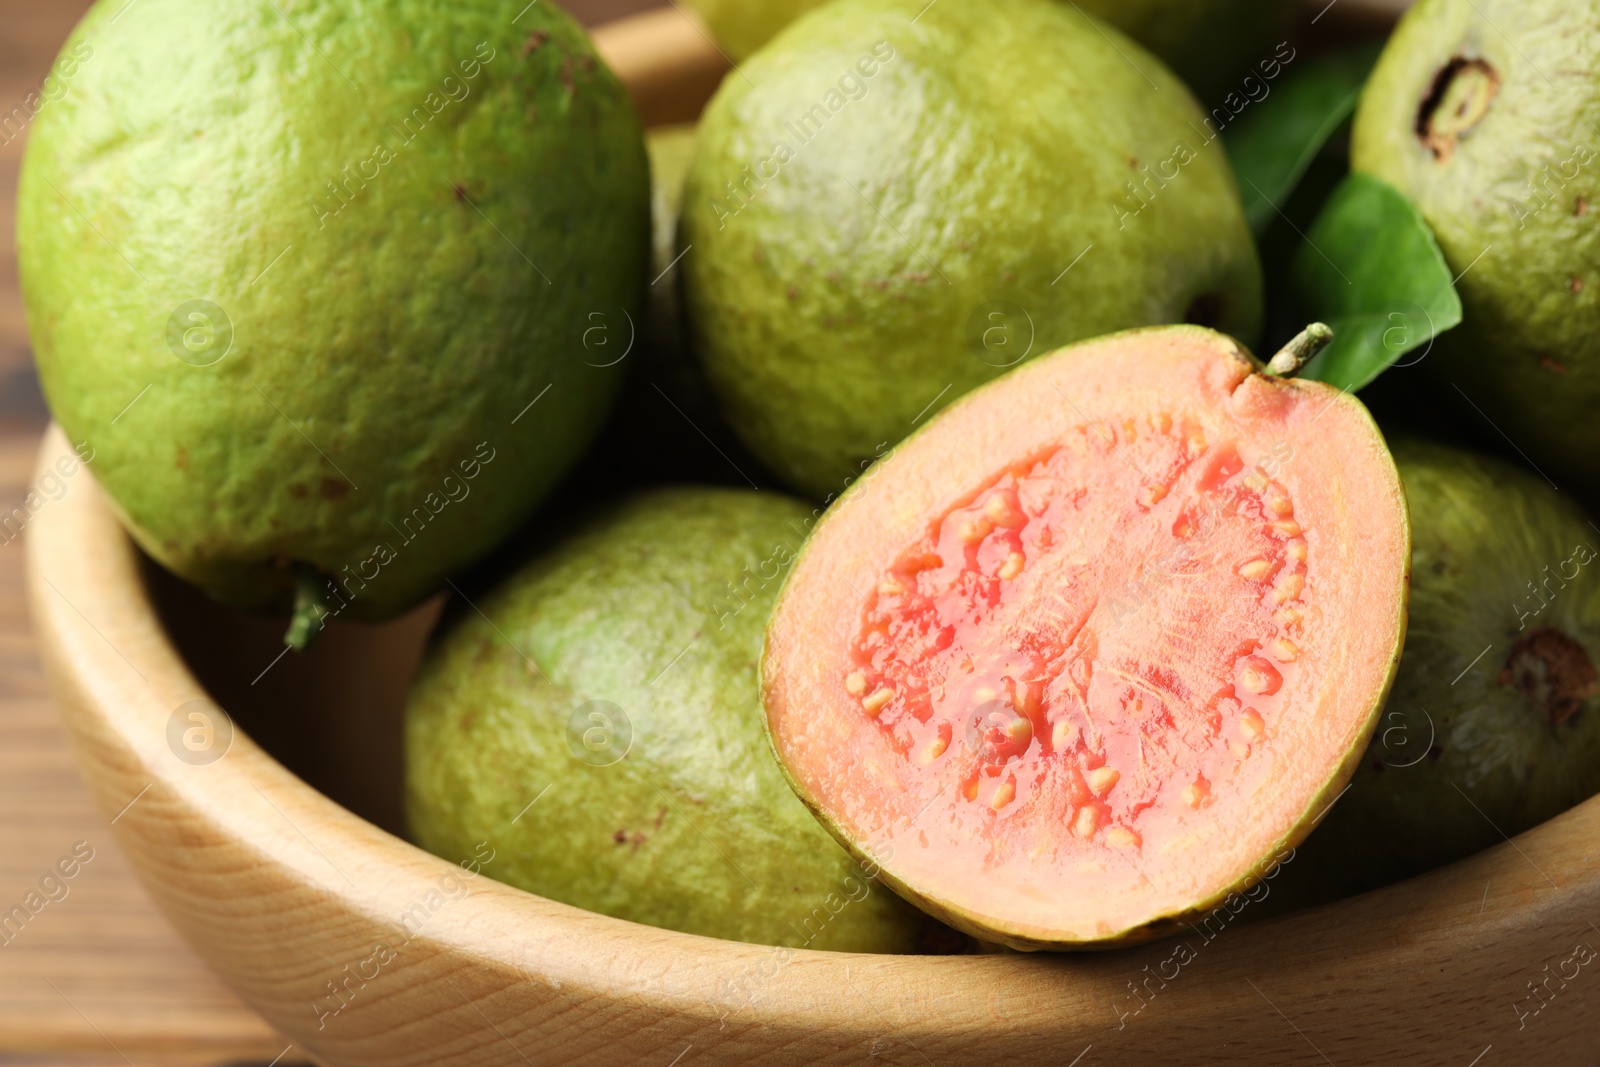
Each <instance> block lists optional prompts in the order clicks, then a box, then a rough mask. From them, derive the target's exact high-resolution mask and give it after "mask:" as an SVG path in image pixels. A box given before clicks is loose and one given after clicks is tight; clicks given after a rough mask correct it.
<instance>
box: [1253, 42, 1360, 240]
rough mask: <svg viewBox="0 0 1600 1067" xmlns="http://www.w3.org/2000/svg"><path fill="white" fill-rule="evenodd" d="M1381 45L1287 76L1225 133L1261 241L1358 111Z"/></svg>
mask: <svg viewBox="0 0 1600 1067" xmlns="http://www.w3.org/2000/svg"><path fill="white" fill-rule="evenodd" d="M1381 50H1382V45H1381V44H1373V45H1361V46H1359V47H1355V48H1343V49H1340V50H1338V51H1336V52H1330V53H1328V54H1326V55H1323V56H1320V57H1318V58H1316V59H1313V60H1310V61H1308V62H1307V63H1306V64H1305V65H1304V66H1303V67H1301V68H1299V69H1298V70H1292V71H1291V72H1290V73H1288V74H1287V75H1286V76H1285V77H1284V79H1283V81H1282V82H1280V83H1279V84H1278V85H1277V86H1276V87H1272V86H1271V85H1270V83H1267V84H1268V85H1269V91H1268V95H1267V96H1266V97H1264V98H1263V99H1262V100H1260V101H1259V102H1257V103H1254V104H1253V105H1252V106H1251V107H1250V109H1249V110H1248V111H1246V112H1245V113H1244V114H1243V115H1242V116H1240V118H1239V121H1238V122H1237V123H1235V124H1234V125H1232V126H1230V127H1228V128H1227V129H1226V130H1225V131H1224V132H1223V135H1222V143H1223V147H1224V148H1225V149H1227V152H1228V161H1229V162H1230V163H1232V164H1233V172H1234V174H1235V175H1236V176H1237V177H1238V179H1239V195H1240V197H1241V199H1242V200H1243V202H1244V215H1245V219H1246V220H1247V221H1248V222H1249V223H1250V231H1251V232H1252V233H1254V234H1255V235H1256V236H1258V237H1259V236H1260V235H1261V234H1262V233H1263V232H1264V231H1265V230H1266V228H1267V227H1268V226H1269V225H1271V223H1272V221H1273V220H1274V219H1276V218H1277V217H1278V209H1279V208H1281V207H1282V206H1283V205H1284V202H1285V201H1286V200H1288V199H1289V194H1290V193H1292V192H1294V188H1295V186H1296V185H1298V184H1299V183H1300V179H1301V178H1302V177H1303V176H1304V175H1305V172H1306V168H1307V167H1309V166H1311V161H1312V160H1313V159H1315V158H1316V157H1317V153H1318V152H1319V151H1321V150H1322V146H1323V145H1324V144H1326V143H1327V140H1328V138H1330V137H1332V136H1333V134H1334V131H1336V130H1337V129H1338V128H1339V127H1340V126H1342V125H1343V124H1344V121H1345V120H1346V119H1348V118H1349V117H1350V115H1351V113H1352V112H1354V111H1355V108H1356V101H1357V100H1358V99H1359V98H1360V96H1361V87H1362V85H1363V84H1365V83H1366V80H1367V75H1369V74H1371V73H1372V67H1373V64H1375V63H1376V62H1377V61H1378V53H1379V52H1380V51H1381Z"/></svg>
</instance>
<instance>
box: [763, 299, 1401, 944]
mask: <svg viewBox="0 0 1600 1067" xmlns="http://www.w3.org/2000/svg"><path fill="white" fill-rule="evenodd" d="M1291 362H1292V361H1291ZM1273 366H1274V367H1275V368H1276V367H1277V366H1279V361H1277V360H1275V361H1274V364H1273ZM1410 555H1411V546H1410V529H1409V525H1408V522H1407V515H1406V504H1405V497H1404V495H1403V493H1402V491H1401V487H1400V480H1399V477H1398V475H1397V474H1396V471H1395V466H1394V462H1393V460H1392V459H1391V457H1390V455H1389V452H1388V449H1387V448H1386V446H1385V445H1384V442H1383V438H1382V436H1381V435H1380V433H1379V432H1378V429H1377V427H1376V426H1375V425H1374V424H1373V422H1372V420H1371V419H1370V417H1369V416H1368V415H1367V412H1366V409H1365V408H1364V407H1363V406H1362V405H1361V403H1360V402H1359V401H1357V400H1356V399H1355V398H1354V397H1351V396H1349V395H1347V394H1343V393H1340V392H1339V391H1338V390H1335V389H1333V388H1331V387H1329V386H1327V385H1323V384H1321V383H1318V382H1309V381H1304V382H1303V381H1295V380H1292V379H1290V378H1286V377H1278V376H1275V375H1273V374H1270V373H1268V372H1267V370H1266V368H1264V367H1263V366H1262V364H1260V363H1259V362H1257V361H1256V360H1255V359H1254V358H1253V357H1252V356H1251V355H1250V354H1249V353H1248V352H1246V351H1245V350H1243V349H1242V348H1240V347H1239V346H1238V344H1237V343H1235V342H1234V341H1232V340H1231V339H1229V338H1227V337H1224V336H1222V335H1220V334H1217V333H1214V332H1212V331H1209V330H1205V329H1201V328H1198V327H1188V326H1178V327H1162V328H1156V329H1146V330H1138V331H1133V332H1129V333H1123V334H1118V335H1115V336H1112V337H1108V338H1103V339H1101V340H1098V341H1094V342H1090V343H1087V344H1082V345H1077V346H1074V347H1071V348H1067V349H1063V350H1062V351H1060V352H1058V353H1056V354H1054V355H1052V356H1048V357H1044V358H1042V359H1040V360H1038V361H1036V362H1034V363H1031V364H1027V365H1025V366H1023V367H1021V368H1019V369H1018V370H1016V371H1014V372H1012V373H1011V374H1010V375H1008V376H1007V377H1005V378H1003V379H1000V380H998V381H996V382H995V383H993V384H991V385H989V386H987V387H985V388H983V389H980V390H979V391H977V392H975V393H973V394H970V395H969V396H968V397H966V398H964V399H962V400H961V401H959V402H957V403H956V404H954V405H953V406H952V407H951V408H950V409H949V410H947V411H946V412H944V413H943V414H941V415H940V416H938V417H937V418H935V419H934V420H933V421H932V422H931V423H930V424H929V425H928V426H927V427H925V428H924V429H923V430H921V431H920V432H918V433H917V434H915V435H914V436H912V437H911V438H910V439H908V440H907V441H905V442H904V443H902V444H901V445H900V446H899V447H898V448H897V449H895V450H894V452H893V453H892V454H890V455H889V456H888V457H886V458H885V459H884V460H883V461H882V462H880V463H879V464H878V465H877V466H876V467H874V468H872V470H871V471H870V472H869V473H868V474H867V475H866V476H864V477H863V478H862V480H861V481H860V482H858V483H857V484H856V485H855V486H853V487H852V488H851V490H850V491H849V492H848V493H847V494H846V495H845V496H844V497H843V498H842V499H841V501H840V502H839V503H838V504H837V505H836V506H835V507H834V509H833V510H832V511H831V512H829V513H828V514H827V516H826V517H825V518H824V520H823V521H822V523H821V524H819V526H818V528H817V530H816V532H815V533H814V535H813V536H812V538H811V539H810V541H809V542H808V544H807V546H806V548H805V550H804V552H803V554H802V556H801V558H800V560H799V562H798V564H797V565H796V568H795V570H794V572H793V573H792V575H791V577H790V579H789V581H788V582H787V584H786V586H785V588H784V591H783V593H782V594H781V597H780V600H779V605H778V608H777V611H776V614H775V616H774V618H773V621H772V624H771V627H770V628H769V630H768V634H767V644H766V650H765V656H764V659H763V667H762V675H763V677H762V680H763V699H764V703H765V707H766V712H767V718H768V727H769V730H770V733H771V737H772V741H773V746H774V748H775V749H776V751H777V754H778V756H779V759H780V761H781V762H782V764H783V765H784V767H785V768H786V770H787V773H788V774H789V776H790V779H791V782H792V784H793V785H794V787H795V789H796V791H797V792H798V793H799V794H800V796H801V798H802V799H803V800H805V801H806V803H807V804H808V805H809V806H810V807H811V809H812V810H813V811H814V812H815V813H816V814H817V816H818V817H819V819H821V821H822V822H823V824H824V825H826V826H827V827H828V828H829V829H830V830H832V832H833V833H834V835H835V836H836V837H837V838H838V839H839V840H840V841H841V842H842V843H843V844H844V845H845V846H846V847H848V848H850V849H851V850H852V851H854V852H856V853H857V854H858V855H859V856H861V857H863V858H864V859H867V860H870V861H871V862H873V863H874V864H876V865H878V866H880V867H881V869H882V871H883V877H884V878H885V880H886V881H887V882H888V884H890V885H891V886H893V887H894V888H895V889H896V890H897V891H899V892H900V893H901V894H902V895H904V896H905V897H907V898H908V899H910V900H911V901H912V902H914V903H916V904H917V905H919V906H920V907H922V908H923V909H924V910H926V911H928V912H930V913H931V914H933V915H935V916H937V917H938V918H940V919H943V920H944V921H946V922H948V923H950V924H951V925H954V926H956V927H958V928H960V929H962V930H965V931H966V932H968V933H971V934H973V935H974V936H977V937H980V938H983V939H986V940H989V941H995V942H999V943H1002V944H1005V945H1009V946H1011V947H1013V948H1019V949H1040V948H1073V947H1092V946H1095V945H1104V944H1107V943H1111V942H1119V941H1130V940H1138V939H1143V938H1146V937H1153V936H1158V935H1159V934H1161V933H1164V932H1167V931H1168V930H1170V929H1172V928H1174V927H1175V925H1176V924H1178V923H1180V922H1181V921H1183V920H1184V919H1185V917H1187V916H1190V915H1192V914H1195V913H1198V912H1200V911H1203V910H1206V909H1208V908H1212V907H1215V906H1216V904H1217V903H1218V902H1219V901H1222V900H1225V899H1226V898H1227V896H1228V894H1229V893H1230V892H1233V891H1236V890H1241V889H1243V888H1244V887H1246V886H1248V885H1249V884H1251V883H1252V882H1253V881H1254V880H1256V879H1259V878H1261V877H1262V876H1264V875H1265V874H1266V873H1268V872H1269V871H1270V869H1271V867H1272V865H1273V864H1274V863H1275V862H1281V861H1282V859H1283V857H1285V856H1286V855H1287V853H1288V850H1289V849H1290V848H1292V846H1293V845H1295V844H1296V843H1297V842H1298V841H1300V840H1301V839H1302V838H1303V837H1304V836H1305V835H1306V834H1307V833H1309V832H1310V830H1311V829H1312V827H1313V826H1314V825H1315V824H1316V821H1317V820H1318V819H1319V818H1320V817H1321V816H1322V815H1323V814H1324V813H1325V812H1326V810H1327V808H1328V807H1329V805H1330V804H1331V803H1332V802H1333V801H1334V800H1335V799H1336V798H1337V796H1338V794H1339V792H1340V790H1341V788H1342V787H1343V786H1344V784H1345V782H1346V781H1347V780H1348V779H1349V777H1350V775H1351V773H1352V771H1353V770H1354V769H1355V766H1356V763H1357V761H1358V760H1359V758H1360V755H1361V752H1362V749H1363V748H1364V746H1365V745H1366V743H1367V740H1368V738H1369V736H1370V734H1371V732H1372V729H1373V725H1374V722H1375V720H1376V716H1377V713H1378V711H1379V709H1380V708H1381V707H1382V705H1383V701H1384V698H1385V696H1386V694H1387V692H1388V689H1389V684H1390V681H1391V680H1392V678H1393V676H1394V670H1395V664H1396V662H1397V660H1398V657H1399V652H1400V647H1401V644H1402V641H1403V638H1404V633H1405V619H1406V597H1407V588H1408V571H1409V567H1410Z"/></svg>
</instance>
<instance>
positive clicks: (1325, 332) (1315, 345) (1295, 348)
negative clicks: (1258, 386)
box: [1267, 322, 1333, 378]
mask: <svg viewBox="0 0 1600 1067" xmlns="http://www.w3.org/2000/svg"><path fill="white" fill-rule="evenodd" d="M1332 343H1333V330H1332V328H1331V327H1329V326H1328V325H1327V324H1326V323H1322V322H1313V323H1312V324H1311V325H1310V326H1307V327H1306V328H1305V329H1303V330H1301V331H1300V332H1299V333H1297V334H1295V336H1294V340H1292V341H1290V342H1289V343H1288V344H1286V345H1284V346H1283V347H1282V348H1280V349H1279V350H1278V354H1277V355H1275V356H1273V357H1272V361H1271V362H1270V363H1268V364H1267V373H1268V374H1271V375H1274V376H1275V377H1278V378H1293V377H1294V376H1295V375H1297V374H1299V373H1300V372H1301V371H1302V370H1304V369H1305V366H1306V364H1307V363H1310V362H1311V361H1312V359H1314V358H1316V355H1317V353H1318V352H1321V351H1322V350H1323V349H1324V348H1327V347H1328V346H1329V345H1330V344H1332Z"/></svg>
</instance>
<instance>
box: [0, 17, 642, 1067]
mask: <svg viewBox="0 0 1600 1067" xmlns="http://www.w3.org/2000/svg"><path fill="white" fill-rule="evenodd" d="M87 6H88V3H87V2H86V0H0V116H3V115H4V114H6V113H9V112H10V110H11V109H12V108H13V107H14V106H16V105H18V104H20V103H21V102H22V100H23V98H24V97H25V96H26V95H27V93H28V92H29V91H30V90H32V89H33V88H35V87H36V86H37V85H38V84H39V82H40V81H41V80H42V79H43V77H44V75H45V72H46V71H47V70H48V68H49V66H50V64H51V62H52V61H53V60H54V58H55V54H56V50H57V49H58V48H59V47H60V45H61V42H62V40H63V39H64V38H65V37H66V35H67V33H68V31H70V30H71V28H72V26H73V25H74V23H76V22H77V20H78V18H79V16H81V15H82V13H83V11H84V9H85V8H86V7H87ZM566 6H568V7H569V8H570V9H571V10H572V11H573V12H574V13H575V14H577V15H578V16H579V17H580V18H582V19H583V20H584V21H585V22H586V23H589V24H594V23H598V22H602V21H606V20H609V19H612V18H616V17H618V16H621V15H624V14H629V13H631V12H634V11H638V10H641V9H643V8H646V7H651V6H654V3H653V0H568V2H567V5H566ZM0 140H3V138H0ZM24 140H25V138H24V137H18V138H15V139H13V140H12V141H11V142H10V143H8V144H4V145H0V515H3V514H6V513H9V512H10V510H11V508H12V507H13V506H14V505H16V504H17V503H18V502H20V501H21V500H22V498H23V496H24V494H25V493H26V492H27V483H28V479H29V475H30V473H31V465H32V461H33V454H34V450H35V448H36V446H37V442H38V438H39V434H40V433H41V432H42V430H43V429H44V425H45V421H46V417H47V415H46V411H45V407H44V401H43V399H42V398H41V397H40V394H39V387H38V382H37V379H36V378H35V376H34V372H33V360H32V354H31V353H30V351H29V348H28V338H27V330H26V327H25V324H24V320H23V312H22V297H21V294H20V293H19V292H18V288H17V269H16V261H15V257H14V256H13V255H12V249H13V247H14V227H15V212H14V203H15V199H16V188H17V167H18V164H19V163H20V162H21V159H22V148H23V143H24ZM5 537H6V535H5V534H3V533H0V917H3V916H4V914H5V913H7V912H9V911H10V910H11V908H12V906H13V905H17V904H22V903H23V902H24V899H25V897H26V896H27V894H28V893H29V892H30V891H38V890H39V889H40V879H41V878H42V877H44V876H45V875H46V873H47V871H48V870H49V869H51V868H53V867H54V866H55V864H56V863H57V861H58V860H61V859H62V858H63V857H68V856H69V855H70V854H71V853H72V851H73V848H74V846H75V845H76V846H78V847H79V851H80V854H87V850H89V849H92V850H93V858H92V859H91V860H89V862H88V863H86V864H84V865H83V866H82V868H81V870H80V871H79V872H78V873H77V874H76V876H75V877H73V878H72V879H71V880H70V881H67V882H65V883H64V885H65V887H66V895H65V896H62V895H61V890H60V889H54V890H52V893H53V895H54V896H56V897H58V898H59V899H55V900H51V901H50V902H49V903H47V904H46V905H45V906H44V907H43V908H42V909H41V910H40V911H39V912H38V913H37V914H36V915H33V916H32V917H31V919H30V920H29V921H28V922H27V924H26V925H25V926H23V927H22V929H21V930H20V932H18V933H17V934H15V936H11V938H10V940H9V942H8V941H7V940H6V939H7V936H8V935H9V931H7V930H6V929H5V928H4V927H3V926H0V1064H5V1065H7V1067H26V1065H36V1067H43V1065H45V1064H52V1065H65V1064H75V1065H81V1067H101V1065H105V1067H110V1065H113V1064H114V1065H118V1067H146V1065H156V1064H159V1065H162V1067H200V1065H204V1064H218V1065H220V1064H224V1063H226V1064H232V1065H235V1067H243V1065H245V1064H258V1065H260V1064H271V1063H274V1062H276V1065H277V1067H289V1065H290V1064H299V1063H304V1062H305V1061H304V1059H303V1057H301V1056H300V1055H299V1054H298V1052H297V1050H295V1049H293V1048H291V1047H289V1046H288V1042H287V1041H286V1040H285V1039H283V1038H282V1037H280V1036H279V1035H278V1034H277V1033H275V1032H274V1031H273V1030H272V1029H271V1028H270V1027H268V1026H267V1024H266V1023H264V1022H263V1021H262V1020H261V1019H260V1018H258V1017H257V1016H256V1015H255V1014H254V1013H253V1012H251V1011H250V1009H249V1008H247V1007H245V1005H244V1004H243V1003H241V1002H240V1001H239V1000H238V998H236V997H235V996H234V995H233V994H232V993H230V992H229V991H228V990H227V989H226V988H224V987H223V986H222V985H221V983H219V982H218V981H217V979H216V978H215V977H214V976H213V975H212V974H211V973H210V972H209V971H208V970H206V969H205V967H204V966H203V965H202V964H201V963H200V961H199V959H197V958H196V957H195V955H194V954H193V953H192V952H190V951H189V949H188V948H187V947H186V946H185V945H184V944H183V942H182V941H180V940H179V939H178V936H177V934H175V933H174V932H173V931H172V929H171V927H169V926H168V925H167V922H166V920H165V919H163V918H162V917H161V916H160V915H159V914H157V912H156V911H155V909H154V907H153V906H152V905H151V903H150V901H149V899H148V898H147V897H146V896H145V893H144V890H143V889H142V888H141V887H140V886H139V883H138V882H137V881H136V880H135V878H134V875H133V871H132V869H131V868H130V866H129V864H128V863H127V861H126V860H125V859H124V858H123V857H122V855H121V853H119V852H118V850H117V846H116V844H115V843H114V841H113V839H112V835H111V829H110V827H109V826H108V825H107V821H106V819H105V817H104V816H103V815H102V814H101V813H100V812H99V810H98V809H97V808H96V807H95V806H94V803H93V802H92V801H91V799H90V797H89V794H88V792H87V790H86V789H85V788H84V785H83V783H82V781H81V780H80V778H79V777H78V772H77V769H76V767H75V766H74V763H73V759H72V754H71V752H70V750H69V749H68V747H67V739H66V736H65V735H64V734H63V732H62V730H61V727H60V724H59V723H58V722H57V720H56V713H55V709H54V708H53V707H52V705H51V702H50V697H49V694H48V692H47V691H46V689H45V682H44V676H43V673H42V672H41V669H40V664H39V657H38V653H37V650H36V648H35V647H34V642H33V636H32V633H31V631H30V628H29V623H28V609H27V604H26V603H25V601H24V597H23V576H22V560H23V547H22V546H23V543H22V539H21V538H17V539H14V540H11V541H6V540H5ZM80 842H82V843H83V844H82V845H79V843H80ZM53 884H55V883H52V885H53ZM43 898H44V894H43V893H41V897H40V899H43Z"/></svg>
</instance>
